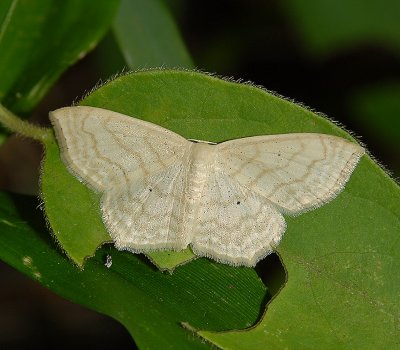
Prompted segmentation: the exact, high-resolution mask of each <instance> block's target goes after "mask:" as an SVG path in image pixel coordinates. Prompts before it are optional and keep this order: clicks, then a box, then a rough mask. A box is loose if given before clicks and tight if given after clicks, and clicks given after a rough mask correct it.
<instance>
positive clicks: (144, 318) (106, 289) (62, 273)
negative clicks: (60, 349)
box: [0, 192, 266, 349]
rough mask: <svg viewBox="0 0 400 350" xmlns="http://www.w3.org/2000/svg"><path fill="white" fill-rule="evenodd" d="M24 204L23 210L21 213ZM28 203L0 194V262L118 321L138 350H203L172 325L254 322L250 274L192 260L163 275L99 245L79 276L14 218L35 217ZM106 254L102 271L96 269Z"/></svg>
mask: <svg viewBox="0 0 400 350" xmlns="http://www.w3.org/2000/svg"><path fill="white" fill-rule="evenodd" d="M24 202H25V203H26V202H28V204H29V205H27V204H24V205H23V206H24V207H25V208H24V209H23V208H22V206H21V205H22V204H23V203H24ZM29 202H30V203H29ZM35 206H37V203H36V201H32V200H29V199H27V198H24V197H22V198H21V197H14V198H13V199H11V198H10V197H9V196H8V195H6V194H5V193H1V192H0V232H1V234H0V259H2V260H3V261H5V262H6V263H8V264H9V265H11V266H13V267H14V268H16V269H18V270H19V271H21V272H23V273H25V274H26V275H28V276H30V277H31V278H33V279H35V280H36V281H38V282H39V283H41V284H42V285H44V286H46V287H47V288H49V289H51V290H53V291H54V292H56V293H57V294H59V295H61V296H63V297H65V298H67V299H69V300H72V301H74V302H76V303H79V304H81V305H84V306H86V307H89V308H91V309H94V310H97V311H99V312H101V313H104V314H107V315H110V316H112V317H113V318H115V319H116V320H119V321H120V322H121V323H122V324H123V325H125V327H126V328H127V329H128V330H129V332H130V333H131V334H132V336H133V337H134V338H135V341H136V343H137V344H138V346H139V347H140V348H143V349H187V348H190V349H207V348H209V346H207V344H205V343H204V342H202V341H201V340H200V339H199V338H198V337H196V336H193V335H192V333H191V332H188V331H187V330H185V329H184V328H183V327H182V325H181V324H180V323H181V322H188V323H190V324H192V325H194V326H196V327H201V328H207V329H213V330H223V329H229V328H242V327H247V326H249V325H251V324H252V323H254V322H255V321H256V320H257V318H258V315H259V313H260V308H261V307H262V305H263V299H264V298H265V292H266V291H265V286H264V285H263V284H262V282H261V281H260V279H259V278H258V276H257V275H256V274H255V272H254V271H253V270H251V269H248V268H233V267H229V266H225V265H221V264H216V263H210V262H208V261H207V260H205V259H198V260H196V261H195V262H193V263H192V264H188V265H186V266H183V267H180V268H179V269H177V270H176V271H175V273H174V274H173V275H170V274H168V273H162V272H160V271H158V270H157V269H154V268H153V267H152V265H151V264H150V263H149V262H147V261H146V259H145V258H143V257H142V256H137V255H133V254H130V253H127V252H119V251H116V250H115V249H113V248H111V247H104V248H101V249H100V250H99V251H98V252H97V254H96V256H95V257H94V258H92V259H90V261H88V263H87V264H86V266H85V270H84V271H81V270H79V269H77V268H76V267H75V266H74V265H73V264H71V261H70V260H68V259H67V258H66V257H65V255H64V254H63V253H62V252H60V251H59V249H57V246H56V245H55V244H54V242H53V240H52V239H51V237H50V236H49V235H48V233H46V232H45V225H44V224H42V225H38V224H37V223H34V222H32V221H31V220H30V218H29V217H27V216H25V215H21V214H19V212H25V213H29V216H30V217H31V218H32V217H35V216H36V217H37V216H38V215H40V212H39V211H38V210H37V209H36V211H35ZM73 224H74V223H73V222H71V225H73ZM32 225H34V226H35V227H36V229H33V227H32ZM107 255H110V256H111V257H112V262H113V263H112V266H111V267H110V268H107V267H106V266H105V265H104V263H105V261H106V256H107Z"/></svg>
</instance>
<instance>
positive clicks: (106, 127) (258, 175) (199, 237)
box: [50, 107, 365, 266]
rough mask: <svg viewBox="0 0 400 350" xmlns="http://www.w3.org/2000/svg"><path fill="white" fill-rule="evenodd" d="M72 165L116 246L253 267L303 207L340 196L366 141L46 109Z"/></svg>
mask: <svg viewBox="0 0 400 350" xmlns="http://www.w3.org/2000/svg"><path fill="white" fill-rule="evenodd" d="M50 120H51V122H52V124H53V126H54V129H55V134H56V138H57V140H58V143H59V145H60V149H61V157H62V160H63V162H64V163H65V165H66V166H67V167H68V169H69V171H70V172H71V173H72V174H73V175H74V176H76V177H77V178H78V179H80V180H81V181H83V182H84V183H85V184H87V186H89V187H90V188H91V189H92V190H94V191H96V192H98V193H101V194H102V196H101V203H100V211H101V215H102V219H103V222H104V225H105V226H106V228H107V230H108V232H109V234H110V235H111V237H112V239H113V240H114V242H115V246H116V247H117V248H118V249H124V250H129V251H132V252H134V253H137V252H149V251H155V250H167V249H168V250H182V249H185V248H186V247H188V246H189V245H190V247H191V249H192V250H193V252H194V253H195V254H197V255H199V256H205V257H209V258H212V259H215V260H217V261H219V262H222V263H227V264H230V265H235V266H238V265H245V266H254V265H255V264H256V263H257V262H258V261H259V260H260V259H262V258H263V257H265V256H266V255H267V254H269V253H271V252H272V251H273V249H274V248H275V247H276V246H277V244H278V243H279V241H280V240H281V238H282V235H283V234H284V232H285V229H286V223H285V219H284V217H283V215H282V214H286V215H292V216H293V215H299V214H302V213H304V212H306V211H309V210H312V209H315V208H318V207H320V206H321V205H323V204H325V203H327V202H329V201H330V200H332V199H333V198H335V197H336V196H337V195H338V194H339V193H340V192H341V191H342V190H343V188H344V186H345V184H346V182H347V181H348V180H349V178H350V175H351V174H352V172H353V170H354V169H355V167H356V165H357V163H358V161H359V159H360V157H361V156H362V155H363V154H364V152H365V151H364V149H363V148H362V147H361V146H359V145H357V144H355V143H353V142H349V141H347V140H345V139H343V138H340V137H336V136H331V135H325V134H316V133H292V134H281V135H265V136H254V137H246V138H241V139H235V140H230V141H226V142H222V143H219V144H214V143H211V142H207V141H193V140H187V139H185V138H184V137H182V136H180V135H178V134H176V133H174V132H172V131H170V130H167V129H165V128H163V127H161V126H158V125H155V124H152V123H149V122H146V121H143V120H140V119H136V118H133V117H130V116H126V115H123V114H120V113H116V112H113V111H110V110H105V109H100V108H94V107H67V108H61V109H58V110H56V111H53V112H51V113H50Z"/></svg>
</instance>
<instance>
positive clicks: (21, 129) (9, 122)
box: [0, 104, 52, 143]
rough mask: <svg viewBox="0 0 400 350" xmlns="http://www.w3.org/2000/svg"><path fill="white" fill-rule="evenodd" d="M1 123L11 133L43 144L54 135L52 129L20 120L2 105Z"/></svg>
mask: <svg viewBox="0 0 400 350" xmlns="http://www.w3.org/2000/svg"><path fill="white" fill-rule="evenodd" d="M0 123H1V124H2V125H3V126H4V127H5V128H7V129H8V130H10V131H13V132H16V133H19V134H21V135H23V136H27V137H30V138H32V139H34V140H37V141H40V142H42V143H44V142H46V140H48V139H49V137H51V135H52V130H51V129H50V128H42V127H40V126H36V125H34V124H31V123H29V122H27V121H25V120H22V119H20V118H18V117H17V116H16V115H15V114H13V113H12V112H11V111H9V110H8V109H7V108H5V107H4V106H3V105H2V104H0Z"/></svg>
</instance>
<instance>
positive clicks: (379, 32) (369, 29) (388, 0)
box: [281, 0, 400, 55]
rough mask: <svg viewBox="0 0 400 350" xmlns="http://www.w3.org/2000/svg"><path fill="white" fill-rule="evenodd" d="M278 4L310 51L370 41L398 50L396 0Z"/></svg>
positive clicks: (399, 26) (311, 0)
mask: <svg viewBox="0 0 400 350" xmlns="http://www.w3.org/2000/svg"><path fill="white" fill-rule="evenodd" d="M281 5H282V7H283V9H284V10H285V11H286V13H287V14H288V16H289V17H291V18H292V20H293V22H294V24H295V26H296V30H297V32H298V33H299V35H300V37H301V39H302V40H303V42H304V44H305V46H306V48H307V49H308V50H309V51H310V52H311V53H313V54H317V55H328V54H331V53H332V52H334V51H336V50H343V49H346V48H348V47H354V46H355V45H357V46H358V45H363V44H364V45H368V44H369V45H371V44H374V43H375V44H380V45H384V46H386V47H387V48H389V49H392V50H393V51H394V52H397V53H399V52H400V35H399V33H400V21H399V13H400V2H399V1H397V0H381V1H364V0H337V1H330V0H308V1H297V0H285V1H283V2H282V3H281Z"/></svg>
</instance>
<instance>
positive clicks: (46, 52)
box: [0, 0, 119, 113]
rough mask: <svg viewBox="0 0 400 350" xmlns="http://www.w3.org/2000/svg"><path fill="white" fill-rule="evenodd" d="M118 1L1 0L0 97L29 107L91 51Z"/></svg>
mask: <svg viewBox="0 0 400 350" xmlns="http://www.w3.org/2000/svg"><path fill="white" fill-rule="evenodd" d="M118 3H119V0H98V1H96V3H95V4H94V3H93V1H90V0H69V1H58V0H35V1H31V0H3V1H1V2H0V21H1V22H0V74H1V79H0V101H2V103H3V104H4V105H6V106H8V107H9V108H10V109H12V110H14V111H15V112H19V113H21V112H27V111H30V110H31V109H32V108H33V107H34V106H35V105H36V104H37V103H38V102H39V101H40V100H41V99H42V98H43V96H44V94H45V93H46V92H47V91H48V90H49V88H50V87H51V86H52V84H53V83H54V82H55V81H56V80H57V79H58V77H59V76H60V75H61V73H62V72H63V71H65V70H66V69H67V68H68V67H69V66H70V65H71V64H72V63H74V62H76V61H77V60H78V59H80V58H82V57H83V56H84V55H85V54H86V53H87V52H88V51H90V50H91V49H93V48H94V47H95V45H96V44H97V42H98V41H99V40H100V38H101V37H102V35H103V34H104V33H105V31H106V30H107V28H108V27H109V25H110V23H111V20H112V19H113V17H114V13H115V11H116V8H117V5H118Z"/></svg>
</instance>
